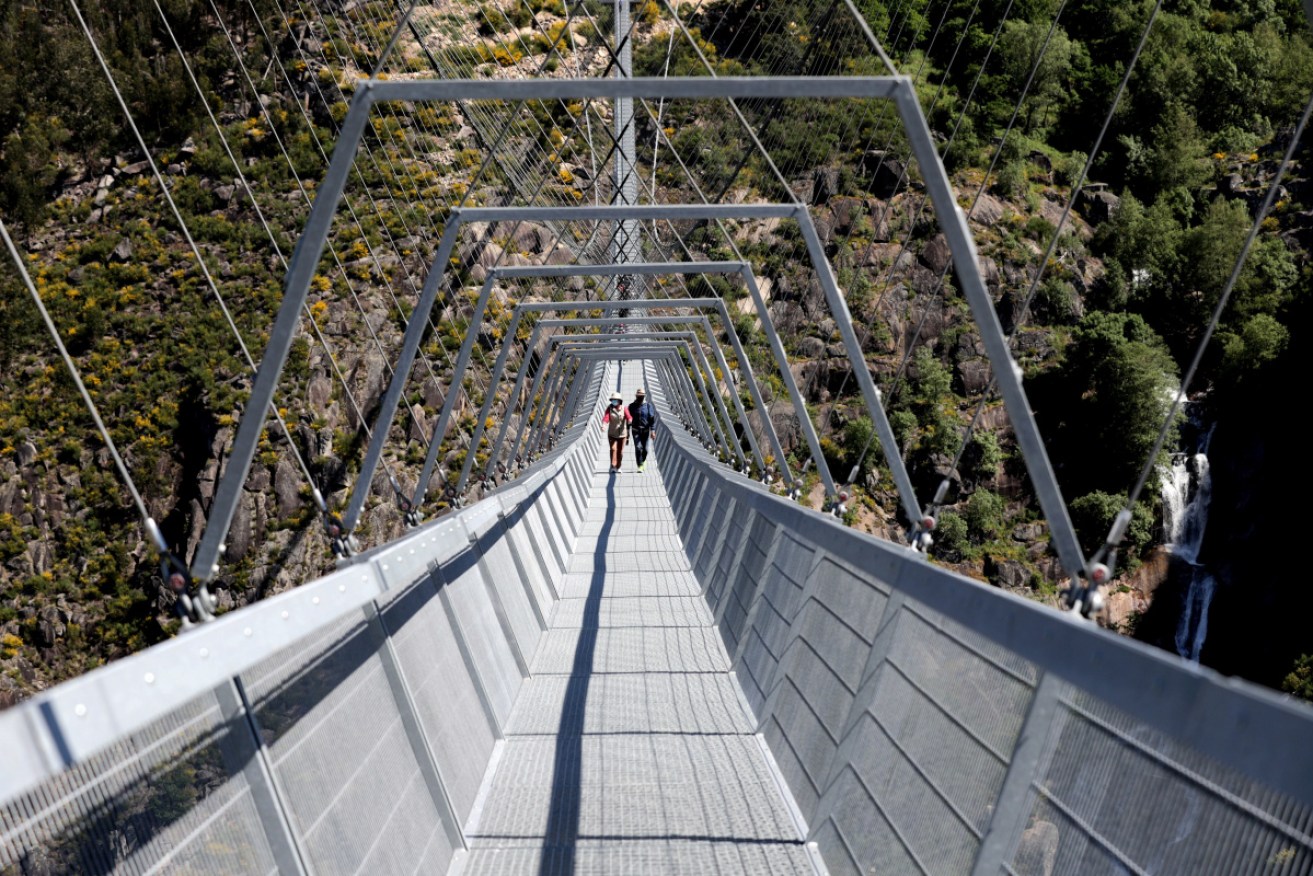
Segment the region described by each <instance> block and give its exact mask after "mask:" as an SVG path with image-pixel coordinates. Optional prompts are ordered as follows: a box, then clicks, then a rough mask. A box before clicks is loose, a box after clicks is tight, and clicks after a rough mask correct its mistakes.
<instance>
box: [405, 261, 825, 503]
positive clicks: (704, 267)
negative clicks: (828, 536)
mask: <svg viewBox="0 0 1313 876" xmlns="http://www.w3.org/2000/svg"><path fill="white" fill-rule="evenodd" d="M733 273H737V274H739V275H741V276H742V277H743V279H744V282H745V283H746V284H747V286H748V288H749V290H750V291H751V293H752V298H753V303H754V305H755V307H756V311H757V318H758V319H759V320H760V321H761V324H762V329H763V331H765V332H766V336H767V338H768V340H769V343H770V349H771V354H772V356H773V357H774V359H775V364H776V366H777V367H778V368H779V370H780V377H781V379H782V380H783V381H784V385H785V388H786V390H787V391H788V393H789V398H790V400H791V402H792V404H793V407H794V412H795V414H796V416H797V417H798V423H799V427H800V429H801V431H802V433H803V436H804V438H805V439H806V440H807V445H808V448H809V449H810V451H811V454H812V460H813V461H814V462H815V464H816V466H817V470H818V471H819V472H820V474H821V479H822V481H823V482H824V483H825V485H826V489H827V490H829V492H830V493H831V494H833V493H835V492H836V488H835V486H834V480H833V478H832V477H831V475H830V469H829V465H828V464H827V463H826V461H825V457H824V455H823V454H822V453H821V448H820V439H819V438H818V437H817V435H816V428H815V426H814V425H813V424H812V422H811V418H810V417H809V416H808V414H807V406H806V404H805V403H804V402H803V399H802V393H801V392H800V391H799V390H798V385H797V381H795V380H794V378H793V372H792V371H791V370H790V369H789V359H788V354H787V353H786V352H785V350H784V345H783V343H782V342H781V341H780V337H779V334H778V332H776V330H775V322H774V320H773V319H772V318H771V315H770V310H769V308H767V307H766V302H765V299H764V298H763V297H762V295H761V292H760V290H759V289H758V288H757V283H756V278H755V277H754V276H753V273H752V267H751V265H749V264H748V263H746V262H739V261H725V262H659V263H647V262H643V263H629V264H624V265H544V266H516V267H501V268H493V269H492V270H491V271H489V277H488V281H487V282H491V281H492V280H493V275H494V274H495V275H496V276H497V277H509V278H516V277H571V276H617V275H621V274H640V275H644V274H733ZM658 300H663V301H664V300H669V301H670V302H671V303H670V305H669V306H670V307H672V308H673V307H705V308H709V309H713V310H715V311H716V313H717V314H718V315H719V316H720V319H721V322H722V323H723V324H724V326H725V333H726V335H727V336H728V338H729V340H730V344H731V345H732V346H733V347H734V355H735V357H736V359H737V360H738V362H739V363H740V369H741V371H742V373H743V376H744V379H745V380H746V381H747V384H748V392H749V393H750V394H751V395H752V402H753V404H754V405H755V406H756V408H757V409H758V410H760V411H762V412H763V417H762V419H763V425H764V428H765V430H766V437H767V439H768V440H769V441H770V442H771V448H772V452H773V453H774V455H775V459H776V463H777V464H778V465H779V466H780V470H781V472H782V474H783V477H784V480H785V482H786V483H787V484H788V485H789V486H790V487H792V486H793V485H794V479H793V473H792V472H791V471H790V470H789V465H788V460H787V458H786V457H785V454H784V447H783V445H782V444H781V443H780V440H779V436H778V434H777V433H776V431H775V424H774V423H773V422H772V421H771V418H770V416H769V412H768V409H767V407H766V403H765V400H764V399H763V397H762V395H761V391H760V388H759V385H758V383H757V379H756V376H755V375H754V374H753V371H752V364H751V362H750V361H749V360H748V357H747V354H746V353H745V352H744V349H743V344H742V342H741V341H740V339H739V336H738V332H737V331H736V330H735V328H734V321H733V320H732V319H730V316H729V310H728V308H727V307H726V306H725V302H724V300H722V299H720V298H701V299H638V300H630V301H628V302H625V303H619V302H616V301H614V300H610V301H596V302H578V301H572V302H533V303H521V304H517V305H516V307H515V309H514V312H513V315H512V317H511V322H510V326H509V328H508V329H507V332H506V337H507V339H508V341H507V344H509V343H510V342H511V341H513V340H514V338H515V335H516V332H517V330H518V328H519V324H520V319H521V317H522V315H523V314H524V313H528V312H534V311H548V310H562V311H569V310H597V309H601V310H621V309H638V310H641V309H645V308H651V307H658V306H660V305H656V304H651V303H650V302H654V301H658ZM675 302H678V303H675ZM507 344H503V346H502V350H501V352H500V354H498V357H497V362H496V364H495V365H494V366H493V371H492V377H491V378H490V380H489V386H490V389H489V391H488V393H487V394H486V395H485V397H484V402H483V408H482V410H481V411H480V413H479V416H478V418H477V420H476V422H475V426H474V434H473V436H472V438H471V444H473V445H474V446H478V444H479V441H480V440H481V439H482V437H483V430H484V428H485V426H484V424H485V423H486V421H487V419H488V416H489V414H491V412H492V405H493V402H494V396H495V391H494V389H493V388H491V387H495V386H497V385H498V384H499V383H500V380H501V375H502V373H503V371H504V369H505V367H506V362H507V359H508V356H509V354H510V348H509V346H508V345H507ZM457 382H458V381H456V380H453V384H455V383H457ZM505 432H506V429H505V421H503V425H502V428H501V430H500V432H499V434H498V436H497V440H496V441H495V442H494V444H493V446H494V448H500V447H501V442H502V439H503V438H504V437H505ZM498 452H499V451H498V450H494V453H498ZM495 461H496V460H495V459H494V458H490V459H489V461H488V463H487V465H486V468H485V476H487V474H488V473H490V472H491V470H492V467H493V465H494V464H495ZM472 465H473V460H472V459H471V458H469V457H467V458H466V464H465V465H464V466H463V467H462V469H461V473H460V476H459V477H458V478H457V481H456V491H457V492H460V491H461V490H463V489H464V486H465V483H466V482H467V481H468V479H469V475H470V470H471V466H472ZM421 482H424V481H423V479H421Z"/></svg>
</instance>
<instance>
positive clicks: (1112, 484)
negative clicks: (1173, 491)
mask: <svg viewBox="0 0 1313 876" xmlns="http://www.w3.org/2000/svg"><path fill="white" fill-rule="evenodd" d="M1050 381H1051V383H1050V385H1047V386H1045V387H1044V390H1045V392H1046V393H1047V394H1048V395H1050V396H1051V397H1050V399H1049V402H1048V404H1047V405H1045V406H1042V407H1041V410H1043V409H1044V408H1047V409H1048V410H1049V411H1051V413H1050V414H1049V417H1052V418H1053V420H1054V422H1052V424H1051V426H1050V428H1052V434H1053V435H1054V438H1053V444H1054V454H1053V455H1054V458H1055V462H1056V463H1057V464H1058V466H1059V467H1060V468H1061V469H1062V472H1063V475H1064V477H1063V480H1064V490H1065V491H1067V492H1069V493H1071V494H1074V495H1080V494H1083V493H1087V492H1091V491H1093V490H1105V491H1108V492H1117V491H1120V490H1124V489H1126V488H1127V487H1128V486H1129V485H1130V484H1132V483H1134V481H1135V478H1136V477H1137V476H1138V474H1139V472H1140V470H1141V468H1142V467H1143V466H1144V464H1145V462H1146V460H1147V458H1148V455H1149V453H1150V451H1151V450H1152V449H1153V446H1154V443H1155V441H1156V440H1157V438H1158V433H1159V430H1160V429H1161V428H1162V426H1163V422H1164V419H1165V418H1166V416H1167V412H1168V410H1169V408H1170V405H1171V401H1172V398H1173V395H1174V393H1175V390H1176V387H1177V371H1176V364H1175V362H1174V361H1173V360H1172V358H1171V356H1170V355H1169V354H1168V352H1167V348H1166V346H1165V345H1164V344H1163V341H1162V339H1161V338H1160V337H1159V336H1158V334H1157V333H1156V332H1154V330H1153V329H1152V328H1150V327H1149V325H1148V323H1146V322H1145V320H1144V319H1143V318H1142V317H1140V316H1137V315H1135V314H1126V313H1106V312H1093V313H1089V314H1087V315H1086V316H1085V317H1084V318H1083V319H1082V320H1081V322H1080V324H1079V325H1078V326H1077V328H1076V330H1075V332H1074V333H1073V337H1072V343H1071V345H1070V346H1069V348H1068V349H1067V350H1066V352H1065V354H1064V361H1063V364H1062V366H1061V367H1060V368H1059V369H1057V370H1056V372H1055V373H1054V374H1053V375H1052V376H1051V378H1050ZM1178 417H1179V414H1178ZM1045 419H1048V417H1046V418H1045ZM1174 428H1175V427H1174V426H1173V429H1174ZM1174 443H1175V441H1174V435H1173V434H1172V433H1170V432H1169V435H1168V441H1167V443H1166V446H1168V447H1170V446H1172V445H1173V444H1174Z"/></svg>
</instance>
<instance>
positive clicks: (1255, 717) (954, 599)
mask: <svg viewBox="0 0 1313 876" xmlns="http://www.w3.org/2000/svg"><path fill="white" fill-rule="evenodd" d="M665 434H666V438H665V440H666V441H667V442H673V446H674V447H677V448H678V450H679V452H680V454H681V455H683V456H684V457H685V458H686V459H687V460H689V461H690V462H691V463H693V464H694V465H695V466H696V467H697V468H698V469H699V470H701V471H703V472H704V473H705V474H706V475H707V476H709V477H715V478H716V481H715V483H716V485H717V486H718V487H719V488H720V489H721V490H724V491H726V492H727V493H728V494H730V495H731V496H732V497H733V498H734V499H735V501H736V502H739V503H742V504H743V505H745V506H747V507H750V508H751V509H753V510H754V511H757V512H759V513H761V514H763V515H765V516H766V517H767V518H769V519H770V520H772V521H773V522H774V523H776V524H778V525H779V526H781V527H783V528H785V529H786V530H788V531H789V532H790V534H791V535H793V536H794V537H796V538H797V539H798V540H800V541H802V542H804V543H811V544H815V545H818V546H820V547H821V548H822V549H823V550H825V551H826V552H827V553H829V554H830V555H832V556H834V557H835V558H837V559H839V560H841V561H843V562H846V563H848V564H850V565H852V566H853V567H855V568H867V569H869V568H885V567H888V566H889V565H891V564H892V565H896V566H897V567H898V569H899V572H898V574H897V575H896V576H895V577H894V578H893V580H889V581H886V582H884V583H886V584H887V585H888V586H889V587H891V588H893V590H895V591H898V592H902V593H904V594H906V595H907V596H908V597H911V598H912V599H914V600H916V601H918V602H920V603H922V604H924V605H926V606H928V607H929V608H931V609H933V610H934V611H937V612H939V613H941V614H943V615H945V616H946V617H948V618H951V619H952V620H954V621H956V622H957V623H959V624H961V625H963V626H964V627H966V628H967V629H969V630H971V631H973V632H975V633H978V634H980V635H982V636H984V637H986V638H987V639H989V640H991V641H993V642H995V643H997V644H999V645H1001V646H1003V647H1004V648H1007V649H1008V650H1010V651H1012V652H1013V653H1015V654H1017V655H1018V656H1020V657H1022V658H1024V659H1025V660H1028V661H1030V662H1031V663H1033V664H1034V665H1035V666H1036V668H1037V669H1039V670H1041V671H1045V672H1052V673H1053V674H1054V675H1056V676H1058V677H1060V678H1062V679H1063V680H1064V681H1066V682H1068V683H1069V684H1072V685H1074V686H1075V687H1077V688H1079V689H1081V690H1083V691H1085V692H1086V693H1088V694H1091V695H1093V696H1095V697H1097V698H1098V699H1100V700H1102V701H1104V702H1106V703H1108V704H1109V705H1111V706H1113V707H1115V708H1117V709H1120V710H1122V711H1123V712H1125V713H1126V714H1128V715H1130V716H1131V717H1133V718H1135V719H1138V720H1140V721H1143V722H1144V723H1145V724H1148V725H1150V726H1152V727H1155V728H1157V729H1158V730H1160V731H1162V732H1164V733H1166V734H1168V735H1170V736H1171V737H1172V738H1173V739H1174V740H1175V741H1177V742H1179V743H1183V744H1185V745H1187V746H1189V747H1191V748H1193V749H1195V750H1196V751H1199V752H1201V753H1203V754H1205V755H1207V756H1209V757H1211V758H1213V759H1215V760H1216V761H1218V762H1219V763H1222V764H1226V765H1227V766H1230V767H1232V768H1234V769H1236V770H1239V771H1240V772H1242V773H1244V774H1246V775H1247V776H1249V777H1250V778H1252V779H1254V780H1256V781H1258V782H1261V783H1262V784H1265V785H1267V786H1268V787H1269V788H1271V789H1273V790H1276V791H1278V792H1281V793H1284V794H1287V795H1289V796H1291V797H1292V798H1294V799H1296V800H1298V801H1299V802H1301V803H1303V804H1305V805H1309V806H1313V745H1310V744H1309V741H1310V740H1313V708H1310V707H1309V706H1308V705H1307V704H1305V703H1303V702H1300V701H1298V700H1296V699H1295V698H1293V697H1290V696H1285V695H1281V694H1277V693H1276V692H1274V691H1270V690H1268V689H1266V688H1262V687H1259V686H1257V685H1255V684H1252V683H1250V682H1247V681H1243V680H1241V679H1237V678H1231V677H1227V676H1224V675H1221V674H1220V673H1218V672H1215V671H1213V670H1211V669H1208V668H1206V667H1202V666H1199V665H1198V664H1195V663H1190V662H1187V661H1185V660H1182V659H1181V658H1179V657H1177V656H1176V655H1175V654H1169V653H1168V652H1166V651H1162V650H1159V649H1157V648H1154V647H1152V646H1150V645H1147V644H1144V643H1143V642H1139V641H1136V640H1134V639H1129V638H1126V637H1124V636H1121V635H1118V634H1116V633H1112V632H1110V631H1108V630H1105V629H1103V628H1101V627H1098V626H1096V625H1094V624H1092V623H1090V622H1089V621H1087V620H1084V619H1083V618H1080V617H1079V616H1078V615H1074V614H1071V613H1068V612H1061V611H1058V610H1055V609H1053V608H1050V607H1048V606H1045V605H1042V604H1041V603H1038V602H1035V601H1032V600H1029V599H1025V598H1023V597H1020V596H1016V595H1014V594H1011V593H1007V592H1005V591H1002V590H999V589H997V588H994V587H992V586H989V585H987V584H982V583H980V582H979V581H974V580H972V579H970V578H967V577H965V576H963V575H960V574H958V573H956V572H953V571H950V570H948V569H945V568H942V567H939V566H935V565H932V564H931V563H930V561H929V560H928V559H926V557H925V556H923V555H921V554H919V553H918V552H916V551H915V550H914V549H913V548H911V547H903V546H900V545H897V544H895V543H893V542H889V541H884V540H882V539H879V538H876V537H875V536H873V535H869V534H867V533H863V532H859V531H857V530H854V529H850V528H848V527H846V526H844V525H843V524H842V523H840V522H839V521H837V520H835V519H834V517H832V516H830V515H827V514H822V513H820V512H818V511H813V510H811V509H810V508H806V507H804V506H801V505H799V504H797V503H795V502H791V501H789V500H787V499H784V498H781V497H779V496H777V495H775V494H773V493H771V492H770V491H769V490H767V489H766V488H765V487H763V486H761V485H760V484H757V483H755V482H753V481H751V480H747V479H744V478H739V477H732V476H731V473H730V472H728V471H726V470H725V469H724V468H723V467H722V466H720V465H717V464H716V463H715V462H714V461H713V460H711V459H710V458H709V457H708V456H707V454H706V453H705V451H704V450H703V449H702V448H701V447H699V446H698V445H697V444H696V442H695V441H694V440H693V439H692V438H691V437H689V436H687V435H684V434H683V433H682V432H681V431H680V430H667V431H666V433H665ZM876 557H878V558H879V560H880V562H879V563H874V562H872V560H873V559H875V558H876Z"/></svg>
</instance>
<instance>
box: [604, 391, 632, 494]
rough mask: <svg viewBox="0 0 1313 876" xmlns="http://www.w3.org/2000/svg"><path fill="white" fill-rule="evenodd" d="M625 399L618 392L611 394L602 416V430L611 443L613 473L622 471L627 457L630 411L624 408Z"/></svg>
mask: <svg viewBox="0 0 1313 876" xmlns="http://www.w3.org/2000/svg"><path fill="white" fill-rule="evenodd" d="M624 404H625V397H624V396H623V395H621V394H620V393H618V392H613V393H611V398H610V400H609V401H608V402H607V405H606V413H604V414H602V428H603V429H605V430H606V437H607V439H608V440H610V442H611V473H612V474H615V473H616V472H618V471H620V462H621V460H622V459H623V458H624V455H625V439H626V438H628V437H629V409H628V408H626V407H625V406H624Z"/></svg>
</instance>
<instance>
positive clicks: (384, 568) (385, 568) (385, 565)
mask: <svg viewBox="0 0 1313 876" xmlns="http://www.w3.org/2000/svg"><path fill="white" fill-rule="evenodd" d="M387 570H388V567H387V563H384V564H383V571H384V572H386V571H387Z"/></svg>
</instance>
